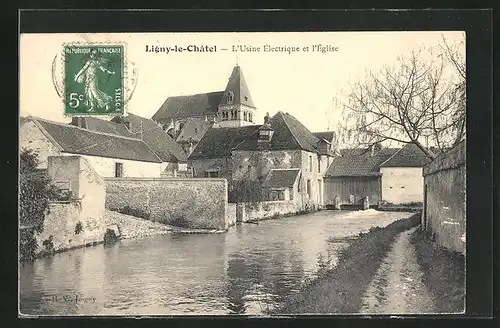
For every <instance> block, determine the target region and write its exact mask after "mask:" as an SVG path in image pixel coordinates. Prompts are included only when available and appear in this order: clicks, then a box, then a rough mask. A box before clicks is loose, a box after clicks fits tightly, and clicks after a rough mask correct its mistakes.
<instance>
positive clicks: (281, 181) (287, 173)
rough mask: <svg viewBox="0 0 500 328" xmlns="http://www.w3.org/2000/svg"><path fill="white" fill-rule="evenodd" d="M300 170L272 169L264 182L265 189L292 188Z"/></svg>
mask: <svg viewBox="0 0 500 328" xmlns="http://www.w3.org/2000/svg"><path fill="white" fill-rule="evenodd" d="M299 173H300V169H271V170H270V171H269V174H268V175H267V177H266V180H264V187H267V188H271V189H285V188H292V187H293V184H294V183H295V181H297V177H298V176H299Z"/></svg>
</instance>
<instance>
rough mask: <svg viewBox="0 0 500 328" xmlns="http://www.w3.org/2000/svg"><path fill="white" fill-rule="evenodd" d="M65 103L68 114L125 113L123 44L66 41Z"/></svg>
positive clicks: (65, 110)
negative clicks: (82, 43)
mask: <svg viewBox="0 0 500 328" xmlns="http://www.w3.org/2000/svg"><path fill="white" fill-rule="evenodd" d="M64 104H65V108H64V113H65V114H66V115H117V116H119V115H124V47H123V45H105V44H99V45H65V46H64Z"/></svg>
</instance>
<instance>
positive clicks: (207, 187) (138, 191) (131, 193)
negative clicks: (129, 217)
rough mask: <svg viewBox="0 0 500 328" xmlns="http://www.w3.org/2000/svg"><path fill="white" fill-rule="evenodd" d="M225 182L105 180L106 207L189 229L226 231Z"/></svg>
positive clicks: (208, 180) (203, 180)
mask: <svg viewBox="0 0 500 328" xmlns="http://www.w3.org/2000/svg"><path fill="white" fill-rule="evenodd" d="M227 204H228V203H227V181H226V180H225V179H156V178H154V179H151V178H109V179H106V208H108V209H114V210H119V211H120V209H123V208H125V207H128V208H129V209H130V211H137V212H140V213H148V214H149V219H150V220H152V221H156V222H161V223H165V224H170V225H175V226H180V227H186V228H193V229H227V227H228V222H227V219H228V216H227V215H226V209H227Z"/></svg>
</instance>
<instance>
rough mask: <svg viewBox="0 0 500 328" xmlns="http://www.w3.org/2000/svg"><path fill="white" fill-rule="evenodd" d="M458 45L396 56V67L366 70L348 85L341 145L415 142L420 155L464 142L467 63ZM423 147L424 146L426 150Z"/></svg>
mask: <svg viewBox="0 0 500 328" xmlns="http://www.w3.org/2000/svg"><path fill="white" fill-rule="evenodd" d="M462 46H463V45H462V44H454V45H450V44H449V43H447V42H446V40H445V39H444V38H443V42H442V44H441V45H439V46H438V47H434V48H427V49H426V48H421V49H419V50H415V51H413V52H412V53H411V54H410V55H408V56H400V57H398V59H397V62H396V64H395V65H394V66H385V67H383V68H382V69H381V71H379V72H373V71H367V73H366V77H365V78H364V79H363V80H362V81H357V82H355V83H353V84H351V85H350V87H349V91H348V93H347V94H346V101H345V102H344V103H343V109H342V120H341V121H340V123H339V126H338V134H339V137H340V139H341V141H342V142H343V143H347V144H350V145H354V146H371V145H375V144H377V143H380V142H384V141H396V142H400V143H410V142H413V143H415V144H416V145H417V146H418V147H419V148H420V149H421V150H422V151H423V152H424V153H426V154H427V155H428V156H429V157H431V158H433V157H435V155H434V154H433V153H432V152H431V151H430V150H429V149H428V148H427V144H428V143H429V142H430V143H432V144H434V145H435V146H437V147H438V148H440V149H444V148H447V147H450V146H453V145H454V144H456V143H457V142H460V141H461V140H463V138H464V137H465V98H466V96H465V72H466V70H465V58H464V55H462V53H461V51H462V49H461V47H462ZM423 143H425V144H426V145H424V144H423Z"/></svg>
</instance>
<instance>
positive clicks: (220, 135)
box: [189, 125, 260, 159]
mask: <svg viewBox="0 0 500 328" xmlns="http://www.w3.org/2000/svg"><path fill="white" fill-rule="evenodd" d="M259 127H260V125H249V126H243V127H237V128H210V129H209V130H208V131H207V132H206V133H205V135H204V136H203V138H201V140H200V142H199V143H198V145H196V148H195V149H194V150H193V152H192V153H191V155H190V156H189V159H198V158H218V157H227V156H231V151H232V150H233V148H234V147H236V146H237V145H238V144H239V143H241V142H242V141H244V140H245V139H247V138H248V137H249V136H250V135H252V134H253V133H254V132H255V131H256V130H257V129H258V128H259Z"/></svg>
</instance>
